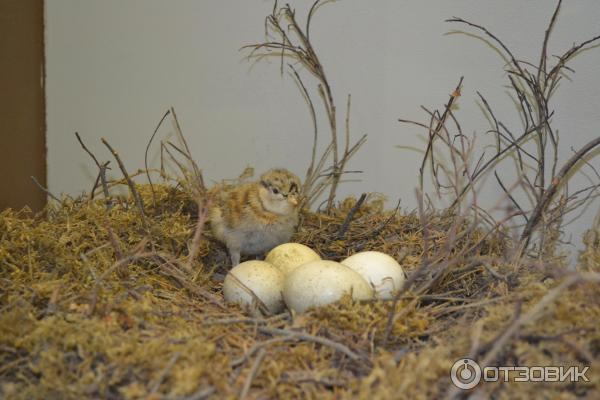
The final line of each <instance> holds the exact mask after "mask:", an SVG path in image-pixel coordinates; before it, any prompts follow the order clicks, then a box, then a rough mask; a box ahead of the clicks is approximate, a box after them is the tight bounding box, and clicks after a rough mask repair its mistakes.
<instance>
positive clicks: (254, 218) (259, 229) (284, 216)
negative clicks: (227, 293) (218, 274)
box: [209, 169, 300, 265]
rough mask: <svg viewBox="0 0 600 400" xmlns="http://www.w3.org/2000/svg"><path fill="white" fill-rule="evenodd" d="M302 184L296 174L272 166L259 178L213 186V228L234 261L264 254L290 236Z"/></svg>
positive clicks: (211, 220)
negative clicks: (250, 181)
mask: <svg viewBox="0 0 600 400" xmlns="http://www.w3.org/2000/svg"><path fill="white" fill-rule="evenodd" d="M299 188H300V180H299V179H298V177H297V176H296V175H294V174H293V173H291V172H289V171H287V170H285V169H272V170H269V171H267V172H265V173H264V174H263V175H262V176H261V177H260V180H259V181H257V182H252V183H244V184H240V185H237V186H217V187H215V188H213V189H212V190H211V192H212V194H213V199H214V200H213V207H212V208H211V210H210V215H209V217H210V223H211V228H212V231H213V233H214V235H215V237H216V238H217V239H218V240H220V241H221V242H223V243H224V244H225V245H226V246H227V249H228V251H229V255H230V257H231V262H232V265H237V264H238V263H239V260H240V254H246V255H258V254H262V253H264V252H266V251H268V250H270V249H272V248H273V247H275V246H277V245H279V244H281V243H285V242H287V241H289V240H290V238H291V236H292V234H293V233H294V229H295V227H296V225H297V223H298V204H299V198H298V196H299V194H298V190H299Z"/></svg>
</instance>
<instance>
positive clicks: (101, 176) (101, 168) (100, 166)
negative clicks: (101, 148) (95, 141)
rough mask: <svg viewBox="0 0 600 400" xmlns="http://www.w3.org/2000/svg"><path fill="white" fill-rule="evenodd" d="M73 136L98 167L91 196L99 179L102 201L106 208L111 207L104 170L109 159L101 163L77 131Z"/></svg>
mask: <svg viewBox="0 0 600 400" xmlns="http://www.w3.org/2000/svg"><path fill="white" fill-rule="evenodd" d="M75 137H76V138H77V141H78V142H79V144H80V145H81V147H82V148H83V150H84V151H85V152H86V153H87V154H88V155H89V156H90V157H91V158H92V160H94V163H95V164H96V166H97V167H98V178H96V182H95V183H94V187H93V188H92V192H91V198H94V192H95V191H96V186H97V184H98V179H99V180H100V182H101V184H102V192H103V194H104V199H105V200H104V201H106V209H107V210H110V209H111V208H112V201H111V199H110V193H109V191H108V181H107V180H106V170H107V169H109V168H108V164H109V163H110V161H106V162H105V163H102V164H101V163H100V162H99V161H98V159H97V158H96V156H95V155H94V153H92V152H91V151H90V149H88V148H87V146H86V145H85V144H84V143H83V140H81V137H80V136H79V133H78V132H75Z"/></svg>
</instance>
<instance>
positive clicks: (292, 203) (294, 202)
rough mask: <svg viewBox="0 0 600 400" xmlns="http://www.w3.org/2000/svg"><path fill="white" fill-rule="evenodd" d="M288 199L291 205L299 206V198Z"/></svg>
mask: <svg viewBox="0 0 600 400" xmlns="http://www.w3.org/2000/svg"><path fill="white" fill-rule="evenodd" d="M288 201H289V202H290V204H291V205H293V206H297V205H298V199H297V198H295V197H288Z"/></svg>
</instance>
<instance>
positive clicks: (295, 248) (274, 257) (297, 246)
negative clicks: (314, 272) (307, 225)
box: [265, 243, 321, 275]
mask: <svg viewBox="0 0 600 400" xmlns="http://www.w3.org/2000/svg"><path fill="white" fill-rule="evenodd" d="M320 259H321V257H320V256H319V254H317V253H316V252H315V251H314V250H313V249H311V248H310V247H308V246H305V245H303V244H301V243H284V244H280V245H279V246H277V247H275V248H274V249H273V250H271V251H270V252H269V253H268V254H267V257H266V258H265V261H266V262H268V263H270V264H272V265H273V266H274V267H276V268H277V269H279V270H280V271H281V272H282V273H283V275H287V274H289V273H290V272H292V271H293V270H294V269H296V268H297V267H299V266H300V265H302V264H306V263H307V262H310V261H317V260H320Z"/></svg>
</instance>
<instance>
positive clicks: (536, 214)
mask: <svg viewBox="0 0 600 400" xmlns="http://www.w3.org/2000/svg"><path fill="white" fill-rule="evenodd" d="M598 145H600V137H597V138H596V139H593V140H591V141H589V142H588V143H587V144H586V145H585V146H583V147H582V148H581V149H579V151H578V152H577V153H575V154H574V155H573V156H571V158H569V160H567V161H566V162H565V164H564V165H563V167H562V168H561V169H560V171H559V172H558V174H556V176H555V177H554V179H553V181H552V182H551V183H550V185H549V186H548V188H546V190H545V191H544V195H543V196H542V198H541V199H540V201H539V202H538V204H537V205H536V207H535V209H534V210H533V212H532V213H531V218H529V221H528V222H527V225H526V226H525V229H523V233H522V234H521V240H522V241H523V242H524V246H525V247H526V246H527V244H528V243H529V240H530V239H531V233H532V231H533V229H534V228H536V226H537V224H538V223H539V221H540V218H541V216H542V213H543V212H544V210H546V209H547V208H548V204H549V203H550V201H551V200H552V198H553V197H554V195H555V194H556V191H557V190H558V188H559V187H560V186H561V184H562V183H563V180H564V179H565V177H567V175H568V174H569V172H571V170H572V169H573V168H574V167H575V166H576V165H577V164H578V163H579V162H580V161H581V160H582V159H583V158H584V157H585V155H586V154H587V153H589V152H590V151H591V150H593V149H594V148H595V147H596V146H598Z"/></svg>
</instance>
